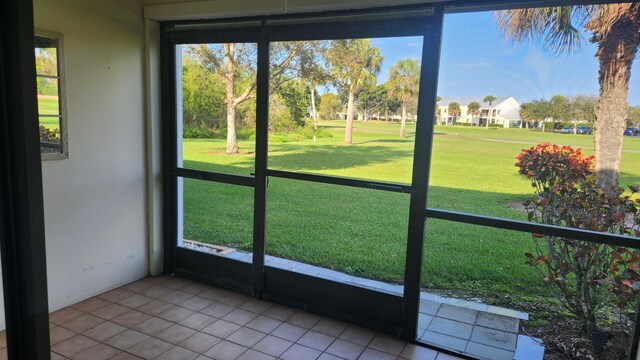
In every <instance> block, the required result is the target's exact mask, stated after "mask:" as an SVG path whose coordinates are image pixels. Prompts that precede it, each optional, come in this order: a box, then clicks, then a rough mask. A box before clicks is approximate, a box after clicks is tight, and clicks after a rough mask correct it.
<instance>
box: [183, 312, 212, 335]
mask: <svg viewBox="0 0 640 360" xmlns="http://www.w3.org/2000/svg"><path fill="white" fill-rule="evenodd" d="M217 320H218V319H217V318H214V317H213V316H209V315H205V314H200V313H195V314H193V315H191V316H189V317H188V318H186V319H184V320H182V321H180V322H179V324H180V325H183V326H186V327H188V328H192V329H195V330H198V331H200V330H202V329H204V328H206V327H207V326H209V325H211V324H213V323H214V322H215V321H217Z"/></svg>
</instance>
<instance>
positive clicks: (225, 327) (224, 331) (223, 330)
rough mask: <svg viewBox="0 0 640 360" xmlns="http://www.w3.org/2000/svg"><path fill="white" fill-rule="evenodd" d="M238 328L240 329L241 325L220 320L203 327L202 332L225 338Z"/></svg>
mask: <svg viewBox="0 0 640 360" xmlns="http://www.w3.org/2000/svg"><path fill="white" fill-rule="evenodd" d="M238 329H240V325H236V324H234V323H230V322H228V321H224V320H218V321H216V322H214V323H213V324H211V325H209V326H207V327H206V328H204V329H202V332H204V333H207V334H209V335H213V336H215V337H219V338H221V339H224V338H226V337H227V336H229V335H231V334H233V333H234V332H236V331H238Z"/></svg>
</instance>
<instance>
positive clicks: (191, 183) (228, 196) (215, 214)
mask: <svg viewBox="0 0 640 360" xmlns="http://www.w3.org/2000/svg"><path fill="white" fill-rule="evenodd" d="M178 194H179V200H178V234H181V235H179V236H178V239H179V241H178V246H181V247H185V248H188V249H193V250H197V251H202V252H207V253H211V254H214V255H219V256H225V257H229V258H232V259H241V260H242V261H247V262H250V261H251V260H250V259H251V254H252V249H253V188H249V187H243V186H236V185H227V184H221V183H213V182H208V181H202V180H194V179H186V178H185V179H183V178H179V179H178Z"/></svg>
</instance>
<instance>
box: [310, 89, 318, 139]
mask: <svg viewBox="0 0 640 360" xmlns="http://www.w3.org/2000/svg"><path fill="white" fill-rule="evenodd" d="M311 117H313V129H314V130H317V129H318V114H317V113H316V88H315V87H314V86H313V85H312V86H311Z"/></svg>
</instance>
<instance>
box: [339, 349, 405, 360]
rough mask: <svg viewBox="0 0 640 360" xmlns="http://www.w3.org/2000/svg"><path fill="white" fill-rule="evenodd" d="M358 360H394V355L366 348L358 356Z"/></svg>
mask: <svg viewBox="0 0 640 360" xmlns="http://www.w3.org/2000/svg"><path fill="white" fill-rule="evenodd" d="M347 359H348V358H347ZM358 360H396V357H395V356H393V355H391V354H387V353H383V352H382V351H378V350H374V349H372V348H366V349H365V350H364V352H363V353H362V355H360V356H359V357H358Z"/></svg>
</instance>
